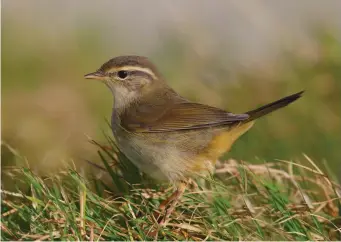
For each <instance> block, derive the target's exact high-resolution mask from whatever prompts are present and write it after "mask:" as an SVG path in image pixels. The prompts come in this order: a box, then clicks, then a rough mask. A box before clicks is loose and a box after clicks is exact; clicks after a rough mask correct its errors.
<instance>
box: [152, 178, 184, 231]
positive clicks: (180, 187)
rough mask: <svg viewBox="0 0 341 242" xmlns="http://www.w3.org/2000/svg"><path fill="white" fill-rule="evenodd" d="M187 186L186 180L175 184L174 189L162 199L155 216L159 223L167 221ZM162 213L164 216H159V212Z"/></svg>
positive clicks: (163, 223)
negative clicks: (175, 187) (168, 195)
mask: <svg viewBox="0 0 341 242" xmlns="http://www.w3.org/2000/svg"><path fill="white" fill-rule="evenodd" d="M186 187H187V181H181V182H179V183H178V184H177V189H176V191H175V192H174V193H173V194H172V195H171V196H170V197H169V198H167V199H166V200H165V201H163V202H162V203H161V204H160V206H159V211H160V213H158V216H156V217H157V222H158V223H159V224H160V225H165V224H166V223H167V222H168V218H169V216H170V215H171V214H172V212H173V211H174V209H175V206H176V204H177V203H178V201H179V200H180V198H181V197H182V195H183V194H184V192H185V190H186ZM163 212H165V213H164V216H161V214H162V213H163Z"/></svg>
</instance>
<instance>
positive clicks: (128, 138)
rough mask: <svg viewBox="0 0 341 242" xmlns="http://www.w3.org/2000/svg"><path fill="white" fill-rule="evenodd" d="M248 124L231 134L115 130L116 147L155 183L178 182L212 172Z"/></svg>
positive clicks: (217, 132) (225, 132)
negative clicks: (217, 161) (162, 181)
mask: <svg viewBox="0 0 341 242" xmlns="http://www.w3.org/2000/svg"><path fill="white" fill-rule="evenodd" d="M251 126H252V123H250V124H244V125H243V126H240V127H236V128H234V129H233V130H227V129H224V128H222V129H207V130H203V131H200V132H198V130H193V131H190V132H178V133H177V132H168V133H167V132H166V133H147V134H146V133H138V134H137V133H129V132H126V131H125V130H119V129H114V130H113V131H114V135H115V137H116V139H117V143H118V147H119V149H120V150H121V152H123V153H124V154H125V155H126V156H127V157H128V158H129V159H130V160H131V161H132V162H133V163H134V164H135V165H136V166H137V167H138V168H139V169H140V170H141V171H143V172H144V173H146V174H148V175H149V176H151V177H153V178H155V179H158V180H171V181H177V180H180V179H183V178H185V177H187V176H190V175H192V174H193V173H195V174H196V173H198V172H202V171H206V170H208V169H209V170H210V169H212V166H213V165H214V163H215V161H216V160H217V159H218V158H219V157H220V156H221V155H222V154H223V153H224V152H226V151H228V150H229V149H230V147H231V145H232V144H233V143H234V141H235V140H236V139H237V138H238V137H239V136H241V135H242V134H243V133H244V132H246V131H247V130H248V129H249V128H250V127H251Z"/></svg>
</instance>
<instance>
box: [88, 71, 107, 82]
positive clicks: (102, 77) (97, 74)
mask: <svg viewBox="0 0 341 242" xmlns="http://www.w3.org/2000/svg"><path fill="white" fill-rule="evenodd" d="M84 78H85V79H96V80H105V75H104V74H103V73H101V72H98V71H96V72H92V73H89V74H86V75H85V76H84Z"/></svg>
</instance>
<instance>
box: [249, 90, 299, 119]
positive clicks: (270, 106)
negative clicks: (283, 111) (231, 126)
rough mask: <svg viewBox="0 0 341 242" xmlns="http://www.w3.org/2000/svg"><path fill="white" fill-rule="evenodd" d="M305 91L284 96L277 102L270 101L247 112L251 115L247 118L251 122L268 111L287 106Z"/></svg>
mask: <svg viewBox="0 0 341 242" xmlns="http://www.w3.org/2000/svg"><path fill="white" fill-rule="evenodd" d="M303 92H304V91H301V92H298V93H295V94H292V95H290V96H287V97H284V98H282V99H279V100H277V101H275V102H272V103H269V104H267V105H264V106H262V107H260V108H257V109H254V110H251V111H249V112H247V113H246V114H248V115H249V116H250V117H249V118H248V119H247V120H245V121H246V122H250V121H252V120H255V119H257V118H260V117H262V116H264V115H266V114H268V113H271V112H273V111H275V110H277V109H279V108H283V107H285V106H287V105H288V104H290V103H292V102H294V101H296V100H297V99H299V98H300V97H301V96H302V94H303Z"/></svg>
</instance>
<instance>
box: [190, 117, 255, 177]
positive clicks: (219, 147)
mask: <svg viewBox="0 0 341 242" xmlns="http://www.w3.org/2000/svg"><path fill="white" fill-rule="evenodd" d="M253 124H254V122H253V121H252V122H248V123H244V124H241V125H239V126H236V127H233V128H232V129H231V130H227V131H222V132H221V133H220V134H218V135H216V136H215V137H214V138H213V139H212V141H211V142H210V144H209V145H208V146H207V147H206V148H205V149H204V150H203V151H202V152H201V153H200V154H199V155H198V156H197V159H196V161H195V162H194V164H195V165H194V166H193V171H200V170H204V169H206V164H205V162H207V161H209V162H211V163H212V165H214V164H215V162H216V161H217V159H218V158H219V157H220V156H222V155H223V154H224V153H225V152H227V151H229V150H230V148H231V146H232V145H233V143H234V142H235V141H236V140H237V139H238V138H239V137H240V136H242V135H243V134H244V133H245V132H246V131H248V130H249V129H250V128H251V127H252V125H253Z"/></svg>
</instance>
